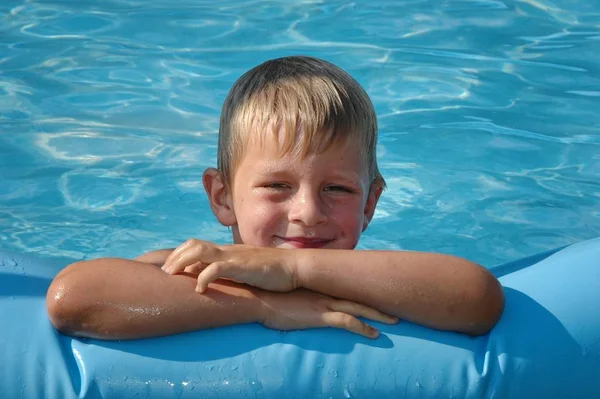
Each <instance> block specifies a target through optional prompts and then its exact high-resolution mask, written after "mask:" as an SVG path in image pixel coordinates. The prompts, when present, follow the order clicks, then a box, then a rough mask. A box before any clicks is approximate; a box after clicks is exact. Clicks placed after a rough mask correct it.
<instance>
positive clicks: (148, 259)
mask: <svg viewBox="0 0 600 399" xmlns="http://www.w3.org/2000/svg"><path fill="white" fill-rule="evenodd" d="M174 249H175V248H171V249H159V250H157V251H150V252H146V253H145V254H143V255H140V256H138V257H137V258H135V259H134V260H137V261H138V262H143V263H149V264H151V265H154V266H158V267H161V266H162V265H164V264H165V261H166V260H167V258H168V257H169V255H171V252H173V250H174Z"/></svg>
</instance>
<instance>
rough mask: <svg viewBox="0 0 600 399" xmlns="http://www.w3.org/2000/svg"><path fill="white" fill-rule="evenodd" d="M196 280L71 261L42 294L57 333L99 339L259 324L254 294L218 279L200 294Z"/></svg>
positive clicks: (123, 263) (121, 262)
mask: <svg viewBox="0 0 600 399" xmlns="http://www.w3.org/2000/svg"><path fill="white" fill-rule="evenodd" d="M195 286H196V276H195V275H189V274H187V275H186V274H180V275H176V276H170V275H168V274H167V273H165V272H163V271H162V270H160V269H159V268H157V267H155V266H152V265H149V264H146V263H141V262H137V261H131V260H125V259H97V260H92V261H87V262H78V263H75V264H73V265H71V266H69V267H68V268H66V269H65V270H63V271H62V272H61V273H60V274H59V275H58V276H57V277H56V279H55V280H54V281H53V283H52V285H51V286H50V289H49V290H48V295H47V306H48V313H49V316H50V319H51V321H52V323H53V324H54V325H55V326H56V327H57V328H58V329H59V330H61V331H62V332H64V333H67V334H70V335H75V336H85V337H92V338H102V339H133V338H145V337H153V336H161V335H169V334H175V333H181V332H187V331H192V330H198V329H207V328H213V327H219V326H224V325H232V324H240V323H250V322H256V321H260V317H261V316H260V315H261V302H260V300H259V299H258V297H257V296H256V291H257V290H254V289H252V288H249V287H247V286H244V285H240V284H235V283H230V282H226V281H223V280H219V282H218V283H214V284H211V285H210V287H209V289H208V290H207V291H206V292H205V293H204V294H198V293H196V292H195V291H194V288H195Z"/></svg>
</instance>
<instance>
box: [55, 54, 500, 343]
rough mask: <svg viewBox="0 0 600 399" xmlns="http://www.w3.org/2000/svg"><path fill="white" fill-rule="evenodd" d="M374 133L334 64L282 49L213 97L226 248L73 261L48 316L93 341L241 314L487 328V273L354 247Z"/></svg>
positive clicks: (379, 187)
mask: <svg viewBox="0 0 600 399" xmlns="http://www.w3.org/2000/svg"><path fill="white" fill-rule="evenodd" d="M376 143H377V122H376V116H375V111H374V108H373V105H372V103H371V101H370V99H369V97H368V95H367V94H366V92H365V91H364V90H363V89H362V87H361V86H360V85H359V84H358V83H357V82H356V81H355V80H354V79H352V78H351V77H350V76H349V75H348V74H347V73H345V72H344V71H342V70H341V69H339V68H338V67H336V66H334V65H332V64H330V63H327V62H325V61H322V60H319V59H315V58H309V57H287V58H281V59H275V60H271V61H267V62H265V63H264V64H262V65H259V66H257V67H255V68H253V69H252V70H250V71H249V72H247V73H246V74H245V75H243V76H242V77H241V78H240V79H239V80H238V81H237V82H236V83H235V84H234V86H233V88H232V89H231V91H230V93H229V95H228V97H227V99H226V100H225V104H224V106H223V111H222V114H221V124H220V129H219V149H218V169H213V168H210V169H208V170H206V171H205V173H204V175H203V183H204V187H205V190H206V193H207V195H208V198H209V201H210V204H211V208H212V211H213V212H214V214H215V215H216V217H217V219H218V220H219V222H220V223H221V224H223V225H225V226H228V227H230V228H231V230H232V234H233V243H234V244H233V245H215V244H212V243H209V242H203V241H198V240H194V239H192V240H189V241H187V242H186V243H184V244H182V245H181V246H179V247H178V248H176V249H175V250H162V251H154V252H150V253H147V254H144V255H142V256H140V257H138V258H137V259H136V260H125V259H96V260H91V261H85V262H77V263H75V264H73V265H70V266H69V267H67V268H66V269H65V270H63V271H61V272H60V273H59V275H58V276H57V277H56V279H55V280H54V282H53V283H52V285H51V287H50V289H49V291H48V296H47V305H48V312H49V315H50V319H51V320H52V322H53V324H54V325H55V326H56V327H57V328H58V329H59V330H61V331H63V332H65V333H67V334H72V335H75V336H87V337H94V338H103V339H129V338H142V337H151V336H160V335H166V334H174V333H179V332H184V331H191V330H196V329H203V328H212V327H218V326H224V325H231V324H236V323H249V322H259V323H262V324H263V325H264V326H266V327H270V328H275V329H281V330H289V329H302V328H313V327H327V326H329V327H337V328H343V329H347V330H349V331H352V332H355V333H358V334H361V335H364V336H367V337H371V338H375V337H377V335H378V331H377V330H376V329H375V328H373V327H371V326H370V325H368V324H366V323H364V322H363V321H361V320H359V319H358V318H357V316H361V317H365V318H367V319H371V320H375V321H380V322H384V323H395V322H397V321H398V318H402V319H406V320H410V321H413V322H416V323H420V324H423V325H425V326H429V327H432V328H437V329H445V330H453V331H459V332H463V333H467V334H473V335H477V334H484V333H486V332H488V331H489V330H490V329H491V328H492V327H493V325H494V324H495V323H496V321H497V320H498V319H499V317H500V315H501V313H502V309H503V306H504V297H503V293H502V288H501V286H500V285H499V283H498V281H497V280H496V279H495V278H494V277H493V275H492V274H491V273H489V272H488V271H487V270H486V269H484V268H482V267H481V266H479V265H476V264H474V263H472V262H469V261H467V260H464V259H461V258H458V257H454V256H448V255H441V254H432V253H417V252H405V251H354V250H353V249H354V248H355V246H356V244H357V242H358V239H359V237H360V235H361V233H362V232H363V231H364V230H365V229H366V228H367V226H368V224H369V222H370V221H371V219H372V217H373V214H374V212H375V207H376V205H377V202H378V200H379V196H380V195H381V193H382V191H383V189H384V187H385V183H384V180H383V178H382V176H381V174H380V173H379V170H378V167H377V160H376V152H375V149H376ZM157 266H158V267H157ZM194 288H196V290H195V289H194Z"/></svg>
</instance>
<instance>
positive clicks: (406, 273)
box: [294, 249, 504, 335]
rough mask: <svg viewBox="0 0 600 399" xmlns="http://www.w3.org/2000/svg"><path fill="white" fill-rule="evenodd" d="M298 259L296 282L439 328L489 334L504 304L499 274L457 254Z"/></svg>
mask: <svg viewBox="0 0 600 399" xmlns="http://www.w3.org/2000/svg"><path fill="white" fill-rule="evenodd" d="M294 258H295V262H294V263H295V269H296V279H297V282H296V284H297V286H300V287H305V288H308V289H311V290H314V291H317V292H322V293H326V294H327V295H331V296H334V297H339V298H345V299H349V300H352V301H358V302H361V303H364V304H366V305H368V306H372V307H374V308H375V309H379V310H381V311H382V312H385V313H388V314H391V315H394V316H398V317H400V318H403V319H407V320H410V321H413V322H416V323H419V324H422V325H425V326H429V327H433V328H437V329H443V330H454V331H459V332H464V333H467V334H473V335H479V334H485V333H487V332H488V331H489V330H490V329H491V328H492V327H493V326H494V325H495V324H496V322H497V321H498V319H499V318H500V315H501V314H502V310H503V308H504V294H503V291H502V287H501V286H500V284H499V282H498V281H497V280H496V278H495V277H494V276H493V275H492V274H491V273H490V272H489V271H488V270H486V269H485V268H483V267H481V266H479V265H477V264H475V263H472V262H469V261H467V260H465V259H462V258H458V257H454V256H449V255H441V254H434V253H424V252H407V251H356V250H355V251H351V250H318V249H317V250H311V249H307V250H297V251H295V253H294Z"/></svg>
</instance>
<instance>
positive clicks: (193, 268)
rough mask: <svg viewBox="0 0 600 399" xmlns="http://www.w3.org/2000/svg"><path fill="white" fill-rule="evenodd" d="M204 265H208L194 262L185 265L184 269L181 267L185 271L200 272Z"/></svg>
mask: <svg viewBox="0 0 600 399" xmlns="http://www.w3.org/2000/svg"><path fill="white" fill-rule="evenodd" d="M206 266H208V265H207V264H206V263H203V262H196V263H194V264H193V265H189V266H186V267H185V269H183V271H184V272H186V273H192V274H200V272H202V270H204V269H205V268H206Z"/></svg>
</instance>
